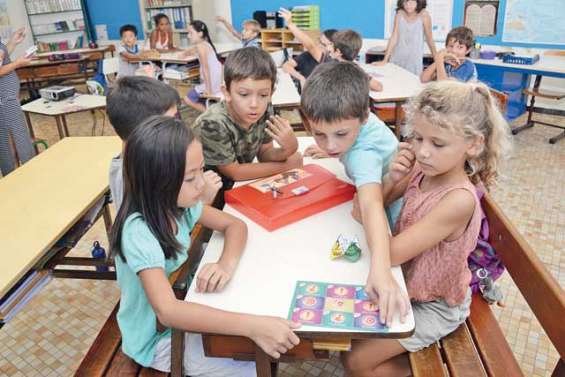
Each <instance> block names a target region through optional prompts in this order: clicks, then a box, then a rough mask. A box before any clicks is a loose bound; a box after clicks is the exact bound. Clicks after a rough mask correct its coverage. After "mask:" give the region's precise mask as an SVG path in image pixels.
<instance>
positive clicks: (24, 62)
mask: <svg viewBox="0 0 565 377" xmlns="http://www.w3.org/2000/svg"><path fill="white" fill-rule="evenodd" d="M14 64H15V65H16V67H18V68H20V67H25V66H28V65H30V64H31V58H30V57H27V58H26V57H25V56H23V55H22V56H20V57H19V58H17V59H16V60H15V61H14Z"/></svg>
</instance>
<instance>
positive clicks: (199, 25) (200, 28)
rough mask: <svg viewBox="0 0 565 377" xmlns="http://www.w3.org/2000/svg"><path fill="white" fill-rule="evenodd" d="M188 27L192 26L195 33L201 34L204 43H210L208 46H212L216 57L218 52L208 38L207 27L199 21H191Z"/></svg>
mask: <svg viewBox="0 0 565 377" xmlns="http://www.w3.org/2000/svg"><path fill="white" fill-rule="evenodd" d="M190 26H192V27H193V28H194V30H196V32H197V33H202V35H203V36H204V39H205V40H206V42H208V43H210V46H212V49H213V50H214V53H215V54H216V56H218V51H216V46H214V43H213V42H212V38H210V32H209V31H208V26H206V24H205V23H204V22H202V21H200V20H195V21H192V22H191V23H190Z"/></svg>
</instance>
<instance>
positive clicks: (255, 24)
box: [243, 20, 261, 35]
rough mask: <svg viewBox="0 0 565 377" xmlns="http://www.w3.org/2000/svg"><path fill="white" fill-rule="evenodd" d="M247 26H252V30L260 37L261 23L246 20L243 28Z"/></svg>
mask: <svg viewBox="0 0 565 377" xmlns="http://www.w3.org/2000/svg"><path fill="white" fill-rule="evenodd" d="M246 25H249V26H251V29H253V31H254V32H256V33H257V35H259V32H261V24H260V23H259V22H257V21H256V20H245V21H243V27H245V26H246Z"/></svg>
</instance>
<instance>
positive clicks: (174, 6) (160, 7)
mask: <svg viewBox="0 0 565 377" xmlns="http://www.w3.org/2000/svg"><path fill="white" fill-rule="evenodd" d="M189 6H190V5H163V6H152V7H145V9H163V8H187V7H189Z"/></svg>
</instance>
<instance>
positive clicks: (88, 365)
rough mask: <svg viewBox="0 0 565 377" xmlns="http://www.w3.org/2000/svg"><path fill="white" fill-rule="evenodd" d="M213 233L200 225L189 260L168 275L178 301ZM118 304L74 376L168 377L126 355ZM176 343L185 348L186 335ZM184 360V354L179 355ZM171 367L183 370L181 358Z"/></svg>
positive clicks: (177, 336) (174, 339)
mask: <svg viewBox="0 0 565 377" xmlns="http://www.w3.org/2000/svg"><path fill="white" fill-rule="evenodd" d="M210 233H211V232H210V231H208V230H206V229H204V228H202V226H201V225H200V224H197V225H196V227H195V228H194V229H193V231H192V233H191V245H190V249H189V253H188V254H189V258H188V260H187V261H186V262H185V263H184V264H183V265H182V266H181V267H180V268H179V269H178V270H177V271H175V272H173V273H172V274H171V276H169V282H170V283H171V284H172V285H173V289H174V291H175V295H176V296H177V298H179V299H181V300H183V299H184V297H185V296H186V292H187V290H188V285H187V281H188V276H189V274H191V273H192V272H194V269H195V267H196V266H197V265H198V261H199V260H200V257H201V255H202V242H203V241H204V240H205V239H206V238H209V236H210ZM119 305H120V304H119V302H118V303H117V304H116V306H115V307H114V310H112V313H110V316H109V317H108V319H107V320H106V322H105V323H104V326H103V327H102V329H101V330H100V332H99V333H98V336H97V337H96V339H95V340H94V343H92V345H91V346H90V349H89V350H88V352H87V354H86V356H85V357H84V358H83V360H82V362H81V364H80V366H79V367H78V369H77V371H76V372H75V376H87V377H102V376H104V377H114V376H128V377H136V376H139V377H150V376H152V377H165V376H168V373H164V372H160V371H157V370H155V369H151V368H144V367H142V366H141V365H139V364H137V363H136V362H135V361H133V360H132V359H130V358H129V357H128V356H126V355H125V354H124V353H123V352H122V350H121V342H122V335H121V333H120V329H119V327H118V321H117V319H116V315H117V314H118V309H119ZM172 336H173V337H172V342H173V344H175V345H176V347H178V348H177V349H183V348H184V347H183V343H184V337H183V334H182V333H180V332H177V331H173V335H172ZM180 356H181V357H182V355H180ZM173 357H175V356H173ZM172 365H174V366H175V368H176V367H180V368H181V370H182V359H181V360H176V359H173V362H172ZM172 372H175V374H176V375H182V373H181V372H180V371H175V370H173V371H172Z"/></svg>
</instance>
